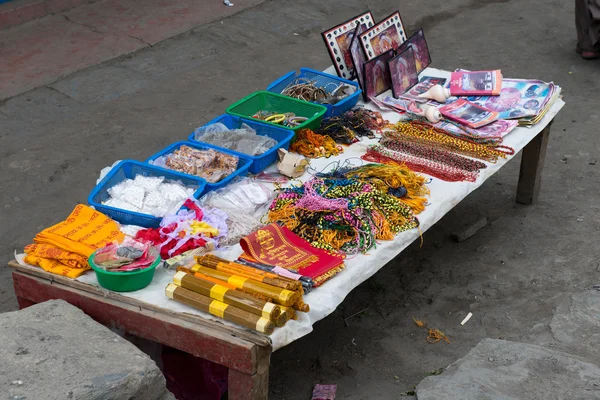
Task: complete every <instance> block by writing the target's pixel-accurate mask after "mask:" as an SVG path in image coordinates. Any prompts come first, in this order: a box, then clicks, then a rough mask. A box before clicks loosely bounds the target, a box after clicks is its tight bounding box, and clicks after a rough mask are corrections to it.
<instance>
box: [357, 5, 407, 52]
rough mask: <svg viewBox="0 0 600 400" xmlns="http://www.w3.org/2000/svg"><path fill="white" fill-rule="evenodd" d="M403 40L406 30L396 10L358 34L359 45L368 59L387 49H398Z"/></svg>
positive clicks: (404, 39)
mask: <svg viewBox="0 0 600 400" xmlns="http://www.w3.org/2000/svg"><path fill="white" fill-rule="evenodd" d="M404 41H406V32H405V31H404V25H402V18H401V17H400V13H399V12H398V11H396V12H395V13H393V14H392V15H390V16H389V17H387V18H386V19H384V20H383V21H381V22H380V23H378V24H377V25H375V26H373V27H372V28H370V29H368V30H366V31H365V32H363V33H361V35H360V42H361V45H362V47H363V50H364V52H365V55H366V56H367V59H369V60H372V59H373V58H375V57H377V56H379V55H381V54H383V53H385V52H386V51H388V50H396V49H398V47H400V45H401V44H402V43H404Z"/></svg>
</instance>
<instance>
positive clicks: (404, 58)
mask: <svg viewBox="0 0 600 400" xmlns="http://www.w3.org/2000/svg"><path fill="white" fill-rule="evenodd" d="M388 69H389V71H390V80H391V82H392V93H393V94H394V98H396V99H397V98H399V97H400V96H402V95H403V94H404V93H405V92H406V91H407V90H408V89H410V88H411V87H413V86H415V85H416V84H417V83H419V74H418V73H417V64H416V59H415V51H414V50H413V48H412V47H409V48H407V49H406V50H404V51H403V52H402V53H400V54H398V55H397V56H396V57H394V58H392V59H390V60H389V61H388Z"/></svg>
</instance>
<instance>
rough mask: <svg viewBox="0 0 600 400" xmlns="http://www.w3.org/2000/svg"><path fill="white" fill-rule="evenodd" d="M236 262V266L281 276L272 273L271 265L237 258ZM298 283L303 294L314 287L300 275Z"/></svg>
mask: <svg viewBox="0 0 600 400" xmlns="http://www.w3.org/2000/svg"><path fill="white" fill-rule="evenodd" d="M236 262H237V263H238V264H242V265H246V266H248V267H251V268H254V269H258V270H260V271H265V272H269V273H271V274H275V275H277V276H281V275H279V274H277V273H275V272H272V271H273V269H274V268H275V267H274V266H272V265H267V264H261V263H259V262H253V261H248V260H244V259H243V258H238V259H237V261H236ZM288 271H289V270H288ZM290 272H292V273H296V272H293V271H290ZM284 278H285V277H284ZM299 281H300V283H301V284H302V288H303V289H304V292H305V293H308V292H309V291H310V290H311V289H312V288H313V286H314V282H313V280H312V279H310V278H309V277H308V276H302V275H300V278H299Z"/></svg>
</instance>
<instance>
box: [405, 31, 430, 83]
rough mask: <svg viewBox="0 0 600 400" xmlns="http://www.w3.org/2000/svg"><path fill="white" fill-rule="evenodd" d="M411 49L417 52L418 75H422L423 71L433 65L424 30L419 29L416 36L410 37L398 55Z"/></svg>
mask: <svg viewBox="0 0 600 400" xmlns="http://www.w3.org/2000/svg"><path fill="white" fill-rule="evenodd" d="M409 47H410V48H412V49H413V50H414V52H415V60H416V63H417V73H418V74H420V73H421V71H423V70H424V69H425V68H427V67H428V66H429V64H431V55H430V54H429V47H428V46H427V41H426V40H425V33H424V32H423V29H419V30H418V31H417V32H416V33H415V34H414V35H412V36H411V37H409V38H408V40H407V41H406V42H404V43H402V45H401V46H400V47H399V48H398V53H402V52H403V51H404V50H406V49H407V48H409Z"/></svg>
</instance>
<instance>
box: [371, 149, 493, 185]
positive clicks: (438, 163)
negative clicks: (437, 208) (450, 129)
mask: <svg viewBox="0 0 600 400" xmlns="http://www.w3.org/2000/svg"><path fill="white" fill-rule="evenodd" d="M431 154H436V155H435V156H432V157H435V158H437V159H432V158H430V157H429V156H431ZM453 156H456V157H461V156H457V155H455V154H454V155H453ZM361 158H362V159H363V160H366V161H372V162H377V163H381V164H387V165H406V166H407V167H408V168H410V169H412V170H413V171H416V172H422V173H425V174H428V175H431V176H433V177H436V178H438V179H441V180H444V181H447V182H460V181H468V182H475V181H476V180H477V177H478V176H479V168H474V167H475V166H476V165H475V164H472V163H479V164H480V165H483V168H485V164H483V163H481V162H480V161H475V160H470V159H468V158H464V157H462V158H463V159H464V161H465V166H467V165H469V164H471V165H470V166H467V168H468V169H464V168H463V167H462V166H461V165H459V164H449V163H448V162H447V161H444V160H443V157H442V156H440V153H439V151H438V152H435V153H428V154H425V155H420V154H410V153H406V152H403V151H402V152H400V151H395V150H393V149H389V148H387V147H384V146H382V145H379V144H376V145H371V146H369V148H368V149H367V152H366V153H365V154H363V155H362V156H361Z"/></svg>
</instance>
